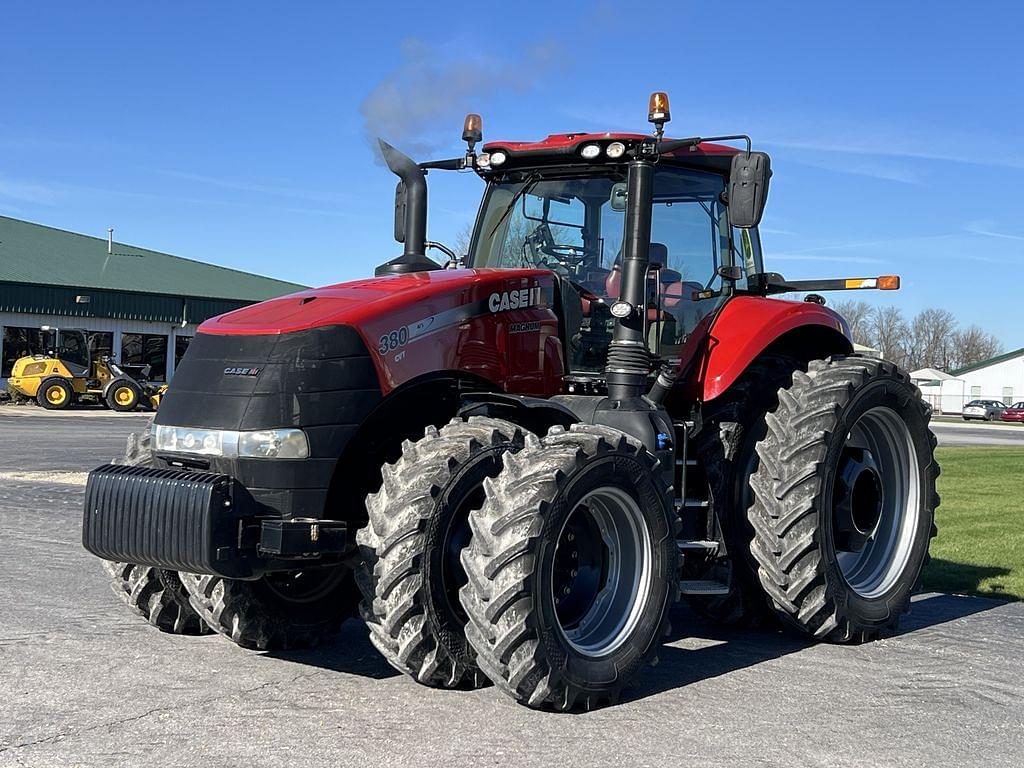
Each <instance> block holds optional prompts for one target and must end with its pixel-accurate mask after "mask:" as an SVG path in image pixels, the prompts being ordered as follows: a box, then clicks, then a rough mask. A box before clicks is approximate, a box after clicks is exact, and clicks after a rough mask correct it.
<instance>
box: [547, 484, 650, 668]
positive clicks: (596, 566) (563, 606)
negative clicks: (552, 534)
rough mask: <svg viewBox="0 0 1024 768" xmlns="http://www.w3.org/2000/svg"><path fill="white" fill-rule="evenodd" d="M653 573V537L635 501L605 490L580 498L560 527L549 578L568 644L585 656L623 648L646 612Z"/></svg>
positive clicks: (612, 489)
mask: <svg viewBox="0 0 1024 768" xmlns="http://www.w3.org/2000/svg"><path fill="white" fill-rule="evenodd" d="M652 573H653V555H652V545H651V535H650V532H649V530H648V527H647V523H646V521H645V520H644V518H643V515H642V513H641V511H640V507H639V505H638V504H637V502H636V501H635V500H634V499H633V497H632V496H630V495H629V494H628V493H626V492H625V491H624V490H621V489H619V488H614V487H607V486H606V487H603V488H598V489H596V490H594V491H591V492H590V493H588V494H587V495H586V496H584V497H583V499H581V500H580V502H579V503H578V504H577V505H576V507H575V508H574V509H573V511H572V513H571V514H570V515H569V516H568V518H567V519H566V521H565V524H564V525H563V526H562V530H561V532H560V534H559V537H558V543H557V545H556V547H555V559H554V569H553V578H552V580H551V592H552V599H553V600H554V605H555V613H556V616H557V619H558V627H559V630H560V631H561V633H562V635H563V636H564V637H565V639H566V640H567V641H568V643H569V645H570V646H572V648H573V649H574V650H576V651H577V652H578V653H581V654H583V655H584V656H603V655H607V654H609V653H612V652H614V651H615V650H616V649H617V648H618V647H619V646H621V645H622V643H624V642H625V641H626V639H627V638H628V637H629V636H630V634H631V633H632V631H633V629H634V628H635V627H636V624H637V622H638V621H639V620H640V617H641V616H642V615H643V613H644V609H645V607H646V605H647V599H648V593H649V591H650V586H651V581H652Z"/></svg>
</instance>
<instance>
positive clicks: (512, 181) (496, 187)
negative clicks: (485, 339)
mask: <svg viewBox="0 0 1024 768" xmlns="http://www.w3.org/2000/svg"><path fill="white" fill-rule="evenodd" d="M559 138H567V137H550V138H549V139H548V140H547V141H548V142H551V141H552V140H555V139H559ZM609 138H616V137H605V136H603V135H602V137H601V139H602V141H596V140H593V139H592V137H590V136H586V135H584V136H579V137H575V139H576V144H577V145H578V147H579V149H578V153H577V154H576V155H574V156H571V157H570V160H576V158H577V157H579V159H580V160H583V162H566V163H565V164H563V165H555V166H543V167H540V168H523V169H518V170H517V169H515V168H514V167H513V168H509V169H508V170H506V171H504V172H500V173H499V172H495V171H492V172H491V173H490V178H489V180H488V181H489V183H488V186H487V190H486V192H485V194H484V200H483V205H482V207H481V211H480V215H479V217H478V220H477V225H476V228H475V231H474V237H473V241H472V245H471V248H470V252H469V254H468V256H467V257H466V266H468V267H473V268H506V269H507V268H524V267H526V268H541V269H549V270H551V271H552V272H553V273H554V274H555V275H556V276H557V278H558V284H559V286H560V289H561V290H560V294H561V295H560V305H561V310H562V314H563V317H564V323H565V339H564V342H565V344H566V350H567V367H568V369H569V371H570V372H572V373H597V372H600V371H601V370H603V368H604V365H605V355H606V353H607V349H608V345H609V343H610V341H611V337H612V331H613V329H614V324H615V318H614V316H613V315H612V313H611V307H612V305H613V304H614V303H615V302H616V300H618V298H619V296H620V292H621V287H622V266H623V236H624V232H625V215H626V177H627V171H626V169H625V168H623V167H622V166H620V165H613V164H611V163H607V164H600V163H596V162H594V161H593V159H592V160H591V161H586V160H585V158H584V156H583V154H582V153H584V152H585V153H586V154H587V155H594V156H595V158H597V157H605V158H607V157H608V152H609V150H611V151H612V153H613V154H617V153H618V152H620V151H622V148H624V147H625V142H623V141H621V140H618V139H617V138H616V140H615V141H609ZM543 144H544V143H542V146H543ZM708 149H709V150H710V152H709V154H707V155H705V154H701V155H700V157H701V158H702V159H704V158H708V157H710V158H712V161H711V162H697V163H694V162H692V159H691V162H690V163H689V164H688V165H683V164H677V163H672V162H665V163H660V164H659V165H658V167H657V168H656V170H655V172H654V186H653V193H652V198H653V199H652V204H651V222H650V227H651V235H650V245H649V249H648V269H647V276H646V281H645V282H646V287H645V290H646V295H645V297H644V320H645V323H646V338H647V343H648V346H649V347H650V350H651V353H652V354H653V355H654V356H655V357H657V358H659V359H661V360H664V361H665V362H668V363H678V361H679V358H680V349H681V347H682V344H683V342H684V341H685V339H686V338H687V337H688V336H689V334H691V333H692V332H693V331H694V329H695V328H696V327H697V325H698V323H699V322H700V320H701V319H702V318H704V317H706V316H707V315H709V314H710V313H711V312H712V311H714V310H715V309H716V308H717V307H718V306H720V305H721V303H722V301H723V300H724V298H725V297H726V296H727V295H728V294H729V293H731V292H732V291H733V290H735V289H736V288H741V289H742V288H743V287H745V279H743V278H741V279H739V280H732V281H730V280H725V279H723V274H729V273H730V272H729V270H732V269H738V270H739V272H740V273H741V274H742V275H743V276H745V275H746V274H747V273H753V272H758V271H760V247H759V240H758V237H757V231H756V229H752V230H740V229H739V228H736V227H733V226H731V225H730V222H729V215H728V208H727V206H726V205H725V203H724V199H725V189H726V177H725V175H724V173H723V171H722V169H721V166H722V163H721V162H720V158H721V155H716V154H710V153H711V152H715V151H716V150H718V151H722V152H725V151H730V150H729V148H727V147H718V146H715V147H710V148H708ZM520 151H523V150H520ZM535 151H540V152H542V151H543V150H535ZM495 155H497V156H499V157H501V156H505V157H507V156H508V150H506V149H494V150H492V151H491V152H490V153H489V158H488V159H490V158H491V157H494V156H495ZM505 163H508V160H505V161H503V164H505ZM723 268H725V269H723Z"/></svg>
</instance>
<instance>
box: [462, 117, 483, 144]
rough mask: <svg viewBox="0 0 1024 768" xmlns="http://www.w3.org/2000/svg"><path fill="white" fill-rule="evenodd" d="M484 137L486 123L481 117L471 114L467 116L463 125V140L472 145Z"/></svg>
mask: <svg viewBox="0 0 1024 768" xmlns="http://www.w3.org/2000/svg"><path fill="white" fill-rule="evenodd" d="M483 137H484V121H483V120H482V119H481V118H480V115H478V114H476V113H475V112H470V113H469V114H468V115H466V122H465V123H463V125H462V140H463V141H468V142H470V143H472V144H476V142H478V141H480V139H482V138H483Z"/></svg>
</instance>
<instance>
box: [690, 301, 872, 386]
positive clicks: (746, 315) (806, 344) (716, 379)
mask: <svg viewBox="0 0 1024 768" xmlns="http://www.w3.org/2000/svg"><path fill="white" fill-rule="evenodd" d="M770 347H771V348H774V349H778V350H779V351H785V352H786V353H788V354H792V355H794V356H796V357H799V358H801V359H804V360H812V359H815V358H821V357H827V356H828V355H833V354H849V353H850V352H852V351H853V341H852V337H851V334H850V329H849V326H847V324H846V321H845V320H843V318H842V317H841V316H840V315H839V314H838V313H836V312H834V311H832V310H831V309H827V308H825V307H823V306H821V305H820V304H814V303H812V302H806V301H781V300H778V299H768V298H764V297H763V296H736V297H734V298H732V299H730V300H729V301H728V302H727V303H726V305H725V306H724V307H722V309H721V310H720V311H719V312H718V313H717V314H716V315H715V317H714V319H713V320H712V322H711V326H710V328H709V329H708V332H707V335H706V337H705V341H704V344H703V345H702V351H701V354H700V358H699V359H698V361H697V365H696V368H695V370H696V381H695V390H696V391H695V392H693V393H692V394H694V395H695V396H697V397H699V399H700V400H702V401H704V402H707V401H709V400H714V399H715V398H716V397H718V396H719V395H721V394H722V393H723V392H725V391H726V390H727V389H728V388H729V387H730V386H731V385H732V384H733V382H735V381H736V379H738V378H739V377H740V375H741V374H742V373H743V372H744V371H745V370H746V369H747V367H748V366H749V365H750V364H751V363H752V362H753V361H754V359H755V358H757V357H758V356H759V355H760V354H762V353H763V352H765V351H766V350H768V349H769V348H770Z"/></svg>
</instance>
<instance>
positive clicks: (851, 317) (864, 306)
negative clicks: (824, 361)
mask: <svg viewBox="0 0 1024 768" xmlns="http://www.w3.org/2000/svg"><path fill="white" fill-rule="evenodd" d="M832 308H833V309H834V310H835V311H836V312H838V313H839V314H840V315H842V316H843V319H844V320H846V322H847V324H848V325H849V326H850V331H851V333H853V340H854V341H855V342H857V343H858V344H863V345H864V346H865V347H871V346H874V340H873V339H872V338H871V324H870V319H871V305H870V304H868V303H867V302H866V301H856V300H853V299H847V300H845V301H837V302H835V303H834V304H833V305H832Z"/></svg>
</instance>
